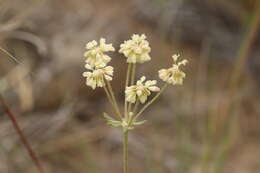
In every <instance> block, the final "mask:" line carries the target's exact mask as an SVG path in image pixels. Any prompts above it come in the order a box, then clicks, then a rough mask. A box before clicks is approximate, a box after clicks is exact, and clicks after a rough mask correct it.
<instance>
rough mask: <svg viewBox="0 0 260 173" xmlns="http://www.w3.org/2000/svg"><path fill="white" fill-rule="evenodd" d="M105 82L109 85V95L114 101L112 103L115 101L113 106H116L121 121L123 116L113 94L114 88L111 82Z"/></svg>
mask: <svg viewBox="0 0 260 173" xmlns="http://www.w3.org/2000/svg"><path fill="white" fill-rule="evenodd" d="M105 82H106V84H107V86H108V87H107V89H108V92H109V94H110V96H111V99H112V101H113V104H114V106H115V109H116V112H117V114H118V116H119V117H120V119H121V118H122V115H121V113H120V110H119V107H118V104H117V101H116V97H115V94H114V92H113V89H112V86H111V84H110V82H109V81H107V80H105Z"/></svg>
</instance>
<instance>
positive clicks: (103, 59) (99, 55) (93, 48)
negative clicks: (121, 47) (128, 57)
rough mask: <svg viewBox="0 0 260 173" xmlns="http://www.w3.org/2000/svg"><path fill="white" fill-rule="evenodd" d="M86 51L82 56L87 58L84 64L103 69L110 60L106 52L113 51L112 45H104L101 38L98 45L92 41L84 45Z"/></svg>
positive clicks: (103, 40) (104, 42)
mask: <svg viewBox="0 0 260 173" xmlns="http://www.w3.org/2000/svg"><path fill="white" fill-rule="evenodd" d="M86 49H87V51H86V52H85V53H84V56H85V57H86V58H87V59H86V63H87V64H89V65H90V66H92V67H105V66H106V65H107V63H108V62H109V61H110V60H111V58H110V57H109V56H108V55H106V54H105V53H106V52H110V51H115V48H114V47H113V46H112V44H106V40H105V39H104V38H101V39H100V40H99V45H98V43H97V42H96V41H95V40H93V41H91V42H89V43H87V44H86Z"/></svg>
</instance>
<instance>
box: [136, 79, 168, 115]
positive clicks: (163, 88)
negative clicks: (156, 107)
mask: <svg viewBox="0 0 260 173" xmlns="http://www.w3.org/2000/svg"><path fill="white" fill-rule="evenodd" d="M167 86H168V84H167V83H165V84H164V86H163V87H162V89H161V90H160V92H158V93H157V94H156V95H155V96H154V97H153V98H152V100H150V101H149V102H148V103H146V105H144V107H143V108H142V109H141V110H140V111H139V112H138V113H137V114H136V116H135V117H134V119H133V120H136V119H137V118H138V117H139V116H140V115H141V114H142V113H143V112H144V111H145V109H146V108H148V107H149V106H150V105H151V104H152V103H153V102H154V101H155V100H156V99H157V98H158V97H159V96H160V95H161V94H162V92H163V91H164V90H165V89H166V88H167Z"/></svg>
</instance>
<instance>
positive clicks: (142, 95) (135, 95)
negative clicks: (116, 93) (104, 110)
mask: <svg viewBox="0 0 260 173" xmlns="http://www.w3.org/2000/svg"><path fill="white" fill-rule="evenodd" d="M144 81H145V77H144V76H143V77H141V79H140V80H138V81H137V82H136V85H132V86H129V87H126V90H125V94H126V101H128V102H130V103H135V102H136V100H137V99H138V100H139V101H140V102H141V103H145V101H146V100H147V97H148V96H149V95H151V91H153V92H158V91H160V88H158V87H157V86H155V85H156V83H157V81H156V80H148V81H146V82H145V83H143V82H144Z"/></svg>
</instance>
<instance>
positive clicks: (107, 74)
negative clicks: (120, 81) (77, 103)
mask: <svg viewBox="0 0 260 173" xmlns="http://www.w3.org/2000/svg"><path fill="white" fill-rule="evenodd" d="M85 67H86V68H87V69H88V70H91V72H90V71H88V72H84V73H83V76H84V77H86V85H88V86H90V87H91V88H92V89H95V88H96V87H103V86H105V80H107V81H111V80H112V76H113V67H111V66H106V67H102V68H96V69H93V68H92V67H91V66H90V65H89V64H86V65H85Z"/></svg>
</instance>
